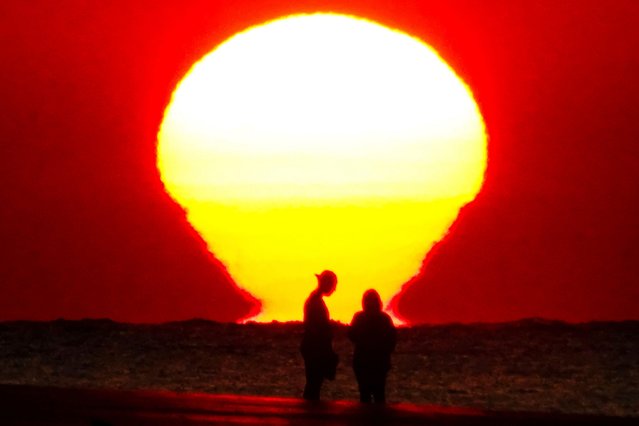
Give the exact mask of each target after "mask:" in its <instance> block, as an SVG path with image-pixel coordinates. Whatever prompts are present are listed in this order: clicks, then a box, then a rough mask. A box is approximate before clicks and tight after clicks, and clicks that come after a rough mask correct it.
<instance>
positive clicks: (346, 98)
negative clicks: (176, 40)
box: [158, 13, 487, 322]
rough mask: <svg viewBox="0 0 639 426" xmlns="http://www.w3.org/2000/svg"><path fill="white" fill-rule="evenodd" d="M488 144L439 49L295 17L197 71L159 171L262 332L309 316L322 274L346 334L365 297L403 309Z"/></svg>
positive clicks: (226, 47) (247, 38)
mask: <svg viewBox="0 0 639 426" xmlns="http://www.w3.org/2000/svg"><path fill="white" fill-rule="evenodd" d="M486 139H487V138H486V133H485V128H484V123H483V120H482V117H481V114H480V112H479V109H478V107H477V105H476V103H475V101H474V100H473V97H472V94H471V92H470V90H469V88H468V87H467V86H466V85H465V84H464V83H463V82H462V81H461V79H460V78H459V77H458V76H457V75H456V74H455V73H454V72H453V70H452V69H451V68H450V67H449V66H448V65H447V64H446V63H445V62H444V61H443V60H442V59H441V58H440V57H439V56H438V55H437V53H436V52H435V51H434V50H433V49H432V48H430V47H429V46H428V45H426V44H424V43H423V42H421V41H420V40H418V39H416V38H413V37H411V36H409V35H407V34H405V33H402V32H399V31H396V30H392V29H389V28H386V27H384V26H381V25H379V24H376V23H374V22H370V21H367V20H363V19H360V18H356V17H351V16H345V15H337V14H324V13H322V14H313V15H293V16H289V17H285V18H283V19H278V20H275V21H271V22H268V23H266V24H263V25H260V26H256V27H253V28H249V29H248V30H246V31H244V32H242V33H239V34H236V35H235V36H233V37H231V38H230V39H228V40H227V41H225V42H224V43H223V44H221V45H220V46H218V47H217V48H216V49H215V50H213V51H212V52H211V53H209V54H207V55H206V56H204V57H203V58H202V59H201V60H200V61H199V62H198V63H196V64H195V65H194V66H193V67H192V68H191V70H190V71H189V72H188V74H187V75H186V76H185V77H184V78H183V79H182V81H181V82H180V83H179V85H178V86H177V88H176V90H175V92H174V93H173V97H172V100H171V102H170V104H169V106H168V107H167V109H166V112H165V115H164V120H163V122H162V125H161V128H160V131H159V134H158V167H159V170H160V174H161V177H162V181H163V182H164V185H165V187H166V189H167V191H168V193H169V194H170V195H171V196H172V197H173V198H174V199H175V200H176V201H177V202H178V203H180V204H181V205H182V206H183V207H184V208H185V210H186V212H187V217H188V220H189V222H190V223H191V224H192V225H193V227H194V228H195V229H196V230H197V231H198V232H199V233H200V235H201V236H202V237H203V238H204V239H205V240H206V242H207V243H208V247H209V250H210V251H211V252H212V253H213V254H214V255H215V256H216V257H217V258H218V259H220V260H221V261H222V262H223V263H224V265H225V266H226V268H227V270H228V272H229V273H230V274H231V276H232V277H233V279H234V280H235V282H236V283H237V284H238V285H239V286H240V287H242V288H244V289H246V290H247V291H249V292H250V293H251V294H253V295H254V296H255V297H257V298H259V299H260V300H261V302H262V312H261V313H260V314H259V315H258V317H257V318H256V319H257V320H258V321H270V320H280V321H285V320H299V319H301V318H302V316H303V304H304V300H305V299H306V297H307V296H308V294H309V293H310V292H311V291H312V290H313V289H314V288H315V287H316V284H317V282H316V279H315V276H314V274H315V273H319V272H321V271H322V270H324V269H331V270H333V271H335V273H336V274H337V276H338V284H337V290H336V291H335V293H334V294H333V295H332V296H331V297H329V298H327V299H326V303H327V305H328V307H329V310H330V312H331V317H332V318H333V319H336V320H339V321H343V322H348V321H350V320H351V318H352V316H353V314H354V313H355V312H356V311H357V310H359V309H361V297H362V294H363V292H364V291H365V290H366V289H369V288H375V289H377V291H378V292H379V293H380V295H381V296H382V299H383V300H385V301H388V300H390V299H391V298H392V296H394V295H395V294H396V293H397V292H398V291H399V290H400V288H401V286H402V284H404V283H405V282H406V281H408V280H409V279H410V278H411V277H413V276H414V275H415V274H416V273H417V272H418V271H419V268H420V266H421V263H422V261H423V259H424V257H425V255H426V253H427V251H428V250H429V249H430V248H431V246H432V245H433V244H434V243H435V242H437V241H438V240H440V239H441V238H442V237H443V236H444V235H445V233H446V231H447V230H448V228H449V226H450V225H451V224H452V222H453V221H454V220H455V218H456V217H457V214H458V211H459V209H460V207H462V206H463V205H464V204H466V203H468V202H469V201H471V200H473V199H474V198H475V196H476V194H477V193H478V191H479V189H480V187H481V185H482V182H483V176H484V171H485V168H486ZM178 255H179V254H178ZM185 285H188V283H185Z"/></svg>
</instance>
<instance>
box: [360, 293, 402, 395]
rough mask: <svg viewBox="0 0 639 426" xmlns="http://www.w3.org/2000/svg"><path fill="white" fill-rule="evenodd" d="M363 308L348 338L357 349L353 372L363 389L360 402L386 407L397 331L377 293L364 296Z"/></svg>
mask: <svg viewBox="0 0 639 426" xmlns="http://www.w3.org/2000/svg"><path fill="white" fill-rule="evenodd" d="M362 307H363V308H364V310H363V311H360V312H358V313H356V314H355V316H354V317H353V321H352V322H351V325H350V327H349V329H348V338H349V339H351V341H352V342H353V345H354V346H355V351H354V354H353V370H355V377H356V378H357V385H358V386H359V400H360V401H361V402H365V403H370V402H373V401H374V402H375V403H376V404H383V403H384V402H386V375H387V374H388V371H389V370H390V367H391V363H390V359H391V353H392V352H393V350H394V349H395V343H396V341H397V330H396V329H395V325H394V324H393V321H392V320H391V318H390V316H388V314H386V313H385V312H383V311H382V300H381V299H380V297H379V294H378V293H377V292H376V291H375V290H367V291H366V292H365V293H364V297H363V298H362Z"/></svg>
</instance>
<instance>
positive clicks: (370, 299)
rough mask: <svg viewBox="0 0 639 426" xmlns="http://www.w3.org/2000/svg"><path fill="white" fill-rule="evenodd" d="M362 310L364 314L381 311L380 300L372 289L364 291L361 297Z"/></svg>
mask: <svg viewBox="0 0 639 426" xmlns="http://www.w3.org/2000/svg"><path fill="white" fill-rule="evenodd" d="M362 308H363V309H364V312H380V311H381V310H382V299H381V297H379V293H378V292H377V291H375V290H373V289H370V290H366V292H365V293H364V296H363V297H362Z"/></svg>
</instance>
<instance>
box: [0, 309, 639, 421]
mask: <svg viewBox="0 0 639 426" xmlns="http://www.w3.org/2000/svg"><path fill="white" fill-rule="evenodd" d="M301 331H302V329H301V325H300V324H298V323H287V324H247V325H237V324H217V323H213V322H208V321H201V320H194V321H188V322H181V323H170V324H162V325H130V324H118V323H114V322H111V321H107V320H85V321H53V322H48V323H35V322H12V323H0V383H4V384H33V385H45V386H49V385H52V386H64V387H85V388H112V389H169V390H174V391H198V392H210V393H233V394H241V395H273V396H293V397H296V396H299V395H300V394H301V389H302V387H303V385H304V375H303V364H302V359H301V356H300V355H299V351H298V347H299V341H300V337H301ZM345 333H346V330H345V328H344V327H340V328H338V330H337V336H336V340H335V347H336V351H337V352H338V353H339V354H340V357H341V364H340V367H339V369H338V377H337V379H336V380H335V381H334V382H327V383H326V384H325V386H324V388H323V397H324V398H326V399H350V400H354V399H357V390H356V384H355V380H354V377H353V373H352V370H351V368H350V363H351V353H352V348H351V346H350V343H349V342H348V340H347V339H346V336H345ZM393 363H394V367H393V370H392V371H391V373H390V375H389V378H388V399H389V401H390V402H412V403H420V404H440V405H451V406H467V407H480V408H486V409H495V410H526V411H546V412H548V411H550V412H555V411H557V412H564V413H598V414H608V415H632V416H638V415H639V322H624V323H590V324H580V325H568V324H563V323H555V322H545V321H533V320H530V321H522V322H517V323H510V324H500V325H481V324H480V325H445V326H420V327H413V328H404V329H401V330H400V332H399V343H398V347H397V351H396V353H395V354H394V357H393Z"/></svg>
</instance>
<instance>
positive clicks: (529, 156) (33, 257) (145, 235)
mask: <svg viewBox="0 0 639 426" xmlns="http://www.w3.org/2000/svg"><path fill="white" fill-rule="evenodd" d="M313 11H336V12H346V13H351V14H356V15H360V16H364V17H368V18H370V19H373V20H376V21H378V22H381V23H383V24H386V25H390V26H394V27H397V28H399V29H402V30H404V31H407V32H409V33H412V34H414V35H416V36H418V37H420V38H422V39H423V40H424V41H426V42H428V43H429V44H431V45H432V46H433V47H435V48H436V49H437V50H438V51H439V52H440V54H441V55H442V56H443V57H444V59H446V60H447V61H448V62H449V64H450V65H451V66H452V67H453V68H454V69H455V70H456V71H457V72H458V73H459V74H460V75H461V76H462V78H464V79H465V81H466V82H467V83H468V84H469V85H470V86H471V87H472V89H473V91H474V93H475V95H476V98H477V100H478V102H479V105H480V108H481V110H482V113H483V115H484V118H485V120H486V124H487V128H488V132H489V136H490V141H489V165H488V171H487V177H486V183H485V187H484V189H483V191H482V193H481V194H480V195H479V197H478V198H477V200H476V201H475V202H474V203H472V204H471V205H469V206H467V207H466V208H465V209H464V210H463V211H462V213H461V214H460V217H459V219H458V221H457V222H456V223H455V225H454V226H453V228H452V229H451V231H450V233H449V235H448V237H447V238H446V239H445V240H444V241H443V242H441V243H440V244H439V245H438V246H437V247H436V249H435V250H434V251H433V252H432V253H431V255H429V257H428V259H426V261H425V263H424V268H423V270H422V272H421V274H420V275H419V276H417V277H416V278H415V279H414V280H413V281H412V282H411V283H410V284H409V285H407V286H405V290H404V292H403V293H402V294H400V295H399V296H398V297H397V298H396V300H395V302H394V307H395V310H396V311H397V312H398V314H399V315H400V316H402V317H404V318H405V319H406V320H408V321H409V322H450V321H460V322H472V321H506V320H513V319H518V318H524V317H533V316H534V317H546V318H553V319H563V320H568V321H588V320H608V319H610V320H621V319H639V302H637V301H638V300H639V290H638V289H639V185H638V184H637V183H638V182H639V167H638V165H639V116H638V114H637V111H638V109H637V108H638V107H637V105H639V81H638V80H637V78H638V77H637V76H639V26H637V18H638V17H639V2H636V1H634V0H616V1H614V2H605V1H561V2H556V1H550V0H544V1H535V2H525V1H512V2H505V1H496V0H495V1H486V2H476V1H471V0H468V1H452V2H450V1H447V2H443V1H442V2H428V1H404V2H394V1H390V0H389V1H379V0H378V1H370V0H367V1H360V2H358V1H321V2H320V1H297V2H287V1H279V0H253V1H248V0H242V1H234V2H226V1H225V2H222V1H220V2H215V1H193V2H178V1H139V2H129V1H124V0H121V1H110V2H85V1H80V0H77V1H60V2H51V1H34V2H23V1H21V0H9V1H5V2H3V3H2V5H1V6H0V40H2V43H1V44H0V54H1V57H2V65H1V66H0V99H1V101H0V135H1V138H2V142H1V145H0V146H1V147H2V151H1V155H0V174H1V177H2V180H1V182H2V188H3V189H2V198H1V201H2V203H1V204H0V235H1V238H2V239H1V241H2V252H1V253H0V255H1V257H0V259H1V262H0V265H1V267H0V270H1V271H2V275H1V276H0V294H1V295H2V296H1V297H0V320H12V319H42V320H46V319H55V318H60V317H64V318H83V317H108V318H112V319H115V320H120V321H133V322H139V321H143V322H156V321H167V320H179V319H187V318H192V317H204V318H210V319H215V320H223V321H230V320H236V319H238V318H241V317H244V316H246V315H248V313H249V312H251V311H252V310H254V309H256V308H257V305H256V303H255V301H254V300H252V299H251V298H249V297H247V295H245V294H242V293H241V292H240V291H238V290H237V289H236V288H235V286H234V285H233V283H232V281H231V280H230V279H229V278H228V276H227V275H226V274H225V272H224V270H223V268H221V266H220V265H219V263H217V262H216V261H215V260H214V259H213V258H212V256H211V255H209V254H208V252H207V251H206V249H205V247H204V243H203V242H202V241H201V240H200V239H199V237H198V235H197V234H196V233H195V232H194V231H193V230H192V229H191V228H190V226H189V225H188V224H187V223H186V220H185V216H184V212H183V211H182V210H181V209H180V208H179V207H178V206H177V205H176V204H175V203H173V202H172V201H171V199H170V198H169V197H168V196H167V195H166V193H165V192H164V191H163V188H162V185H161V183H160V179H159V177H158V174H157V170H156V168H155V135H156V132H157V129H158V126H159V124H160V121H161V119H162V113H163V111H164V108H165V106H166V103H167V102H168V99H169V96H170V94H171V91H172V90H173V88H174V87H175V85H176V84H177V82H178V81H179V80H180V78H181V77H182V76H183V74H184V73H185V72H186V71H187V70H188V68H189V67H190V66H191V64H192V63H193V62H194V61H196V60H197V59H199V58H200V57H201V56H203V55H204V54H205V53H207V52H208V51H210V50H211V49H212V48H214V47H215V46H216V45H217V44H218V43H220V42H221V41H223V40H224V39H225V38H227V37H228V36H230V35H232V34H233V33H235V32H237V31H239V30H242V29H244V28H246V27H247V26H249V25H252V24H257V23H260V22H263V21H265V20H268V19H272V18H276V17H278V16H281V15H284V14H289V13H294V12H313ZM300 309H301V308H300Z"/></svg>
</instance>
